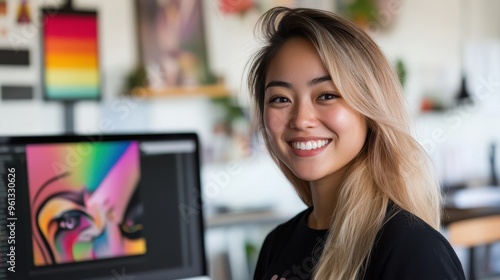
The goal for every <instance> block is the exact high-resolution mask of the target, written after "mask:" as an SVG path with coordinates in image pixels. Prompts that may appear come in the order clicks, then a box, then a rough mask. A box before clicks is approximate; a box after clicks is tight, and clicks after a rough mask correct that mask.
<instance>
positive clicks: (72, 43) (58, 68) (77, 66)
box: [43, 13, 100, 100]
mask: <svg viewBox="0 0 500 280" xmlns="http://www.w3.org/2000/svg"><path fill="white" fill-rule="evenodd" d="M43 33H44V34H43V35H44V43H43V44H44V45H43V49H44V68H45V69H44V70H45V71H44V74H45V77H44V82H45V96H46V98H48V99H52V100H76V99H97V98H99V95H100V93H99V92H100V76H99V57H98V27H97V16H96V14H95V13H94V14H93V13H88V14H85V13H81V14H80V13H79V14H64V13H56V14H48V15H46V16H45V19H44V31H43Z"/></svg>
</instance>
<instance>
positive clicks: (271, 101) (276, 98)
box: [269, 96, 290, 103]
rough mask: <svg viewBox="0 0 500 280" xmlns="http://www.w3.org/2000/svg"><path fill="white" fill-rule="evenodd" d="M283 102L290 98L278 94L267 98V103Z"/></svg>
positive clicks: (288, 100)
mask: <svg viewBox="0 0 500 280" xmlns="http://www.w3.org/2000/svg"><path fill="white" fill-rule="evenodd" d="M285 102H290V99H288V98H286V97H283V96H278V97H273V98H271V99H270V100H269V103H285Z"/></svg>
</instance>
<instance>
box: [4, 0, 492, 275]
mask: <svg viewBox="0 0 500 280" xmlns="http://www.w3.org/2000/svg"><path fill="white" fill-rule="evenodd" d="M64 3H65V2H64V1H57V0H0V97H1V98H0V134H1V135H9V136H10V135H40V134H61V133H81V134H89V133H132V132H133V133H139V132H178V131H194V132H196V133H198V135H199V137H200V140H201V144H202V148H203V152H202V155H201V156H202V178H203V179H202V180H203V182H202V185H203V191H202V194H201V195H202V198H203V200H204V203H205V208H204V210H205V216H206V227H207V231H206V241H207V257H208V262H209V267H210V273H211V275H212V277H213V279H242V280H245V279H251V275H252V272H253V269H254V266H255V261H256V257H257V255H258V251H259V248H260V246H261V244H262V241H263V238H264V237H265V235H266V234H267V233H268V232H269V231H270V230H271V229H272V228H274V227H275V226H276V225H277V224H278V223H281V222H283V221H285V220H287V219H289V218H290V217H292V216H293V215H294V214H296V213H298V212H299V211H301V210H302V209H304V208H305V206H304V205H303V204H302V202H301V201H300V200H299V199H298V198H297V196H296V194H295V193H294V191H293V189H292V188H291V187H290V184H289V183H288V182H287V181H286V180H285V178H284V177H283V176H282V175H281V173H280V172H279V170H278V168H277V167H276V166H275V165H274V163H273V162H272V160H271V159H270V158H269V156H268V154H267V153H266V151H265V149H264V147H263V143H262V140H261V138H260V136H259V135H258V133H257V131H256V129H255V127H254V125H253V124H252V118H253V115H252V112H251V106H250V104H249V98H248V92H247V89H246V88H245V82H246V78H245V66H246V63H247V61H248V60H249V58H250V57H251V55H252V54H253V53H254V52H255V50H256V49H257V48H258V46H259V42H258V41H256V40H255V37H254V34H253V28H254V25H255V23H256V21H257V19H258V18H259V16H260V15H261V14H262V13H264V12H265V11H266V10H268V9H269V8H271V7H273V6H278V5H285V6H289V7H312V8H320V9H325V10H330V11H334V12H338V13H340V14H342V15H343V16H345V17H347V18H349V19H351V20H353V21H355V22H356V23H357V24H359V25H360V26H361V27H362V28H364V29H365V30H366V31H367V32H368V33H369V34H370V35H371V36H372V37H373V39H374V40H375V41H376V42H377V43H378V44H379V45H380V47H381V48H382V50H383V51H384V53H385V54H386V56H387V58H388V59H389V61H390V62H391V63H392V64H393V65H394V67H395V68H396V69H397V71H398V74H399V75H400V79H401V81H402V83H403V86H404V94H405V96H406V99H407V100H408V103H409V106H410V108H411V111H412V114H413V117H414V121H415V127H416V129H415V136H416V138H417V139H418V140H419V141H420V143H421V144H422V145H423V146H424V147H425V149H426V151H427V152H428V154H429V156H430V157H431V158H432V160H433V162H434V164H435V167H436V170H437V173H438V174H439V178H440V181H441V183H442V188H443V193H444V195H445V202H446V205H447V208H446V211H444V216H443V217H444V218H443V220H444V222H443V226H444V227H443V234H445V236H447V237H449V238H450V240H452V241H453V240H455V239H452V238H453V236H452V234H453V231H452V227H451V225H453V224H454V223H459V222H462V221H469V220H472V219H478V218H483V217H492V218H494V217H496V216H495V215H500V209H499V208H500V193H499V189H500V188H499V187H497V185H498V174H499V172H500V167H499V166H498V164H496V159H497V158H498V156H499V155H500V152H499V151H498V149H497V148H496V147H497V144H499V141H500V140H499V139H500V125H499V124H500V17H499V16H498V11H500V1H497V0H441V1H431V0H418V1H417V0H270V1H265V0H203V1H202V0H106V1H98V0H79V1H78V0H74V1H72V3H70V4H71V6H72V9H73V10H81V11H92V12H96V13H97V15H98V16H97V20H96V21H95V23H96V24H97V33H96V34H93V35H92V36H93V37H92V42H93V43H92V44H90V45H85V46H84V45H81V44H78V43H75V42H78V41H75V40H74V38H69V39H68V41H65V42H56V41H54V40H52V39H51V34H53V33H51V32H56V33H57V28H55V29H53V28H52V27H51V25H50V24H49V23H50V22H51V21H50V20H51V17H52V18H56V17H55V16H52V14H50V13H48V12H43V11H42V9H49V8H60V7H61V5H64ZM44 11H48V10H44ZM68 24H69V25H68V26H71V25H70V24H71V22H69V23H68ZM54 30H55V31H54ZM51 40H52V41H51ZM65 46H73V48H75V52H74V53H72V54H70V55H67V54H65V55H67V56H63V57H59V56H58V54H59V52H58V50H63V51H64V50H65V49H64V48H65ZM87 47H88V48H87ZM82 61H83V62H82ZM89 61H91V63H90V64H89ZM61 65H64V66H68V67H73V68H72V69H76V70H74V71H76V72H74V73H80V74H81V73H84V75H80V76H79V77H80V78H75V77H73V76H71V75H69V74H67V73H60V72H57V71H54V68H57V67H58V66H61ZM82 69H83V70H82ZM89 69H91V70H89ZM78 71H83V72H78ZM82 76H84V77H85V79H83V78H81V77H82ZM82 79H83V80H82ZM89 85H91V86H92V88H93V89H94V90H95V91H92V93H91V94H87V93H89V91H88V88H89ZM57 88H66V89H67V88H71V89H72V90H75V92H80V93H79V94H76V95H70V96H64V95H60V94H57V90H55V89H57ZM85 94H87V95H85ZM498 223H500V222H498ZM488 226H490V227H488V228H487V230H486V232H487V233H492V232H493V233H495V232H498V233H499V234H500V226H498V225H496V227H495V224H488ZM469 228H470V227H469ZM473 228H476V229H477V228H479V226H473ZM478 234H479V235H481V234H482V233H478ZM466 235H476V234H475V233H474V234H471V233H468V234H466ZM499 240H500V237H499V236H490V237H489V238H487V239H486V241H484V240H482V241H479V243H467V242H466V243H461V242H459V241H456V242H452V244H453V245H454V248H455V249H456V250H457V253H458V254H459V257H460V259H461V260H462V262H463V264H464V267H465V269H466V271H467V273H469V272H470V271H471V269H470V266H469V265H470V264H471V262H470V260H471V258H472V259H473V260H474V261H473V262H472V264H473V267H474V269H473V272H474V275H475V277H478V278H482V279H500V276H499V275H500V246H499V244H498V241H499ZM486 244H487V245H486ZM471 248H473V249H471ZM471 256H472V257H471ZM470 278H471V279H472V277H470Z"/></svg>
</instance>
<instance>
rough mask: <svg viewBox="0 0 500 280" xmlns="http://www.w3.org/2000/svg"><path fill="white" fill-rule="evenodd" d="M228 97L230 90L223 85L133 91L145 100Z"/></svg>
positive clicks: (141, 88)
mask: <svg viewBox="0 0 500 280" xmlns="http://www.w3.org/2000/svg"><path fill="white" fill-rule="evenodd" d="M228 95H229V90H228V89H227V87H226V86H225V85H223V84H214V85H205V86H192V87H172V88H165V89H154V88H146V87H137V88H134V89H133V90H132V96H140V97H144V98H157V97H179V96H200V97H226V96H228Z"/></svg>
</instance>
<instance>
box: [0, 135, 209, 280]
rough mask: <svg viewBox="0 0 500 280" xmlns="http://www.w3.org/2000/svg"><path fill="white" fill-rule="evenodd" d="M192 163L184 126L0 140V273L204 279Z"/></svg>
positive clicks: (193, 148)
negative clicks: (136, 132) (138, 132)
mask: <svg viewBox="0 0 500 280" xmlns="http://www.w3.org/2000/svg"><path fill="white" fill-rule="evenodd" d="M199 167H200V166H199V144H198V138H197V136H196V134H191V133H180V134H173V133H171V134H147V135H131V134H130V135H79V136H37V137H0V196H1V199H0V234H1V236H0V237H1V238H0V247H1V248H0V252H1V257H0V258H1V262H0V269H1V270H0V279H23V280H24V279H51V280H58V279H64V280H67V279H102V280H104V279H106V280H110V279H111V280H123V279H134V280H139V279H148V280H154V279H161V280H165V279H185V278H188V279H191V278H193V277H194V278H193V279H207V270H206V262H205V250H204V231H203V215H202V208H203V207H202V204H201V198H200V197H201V196H200V172H199ZM200 277H201V278H200Z"/></svg>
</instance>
